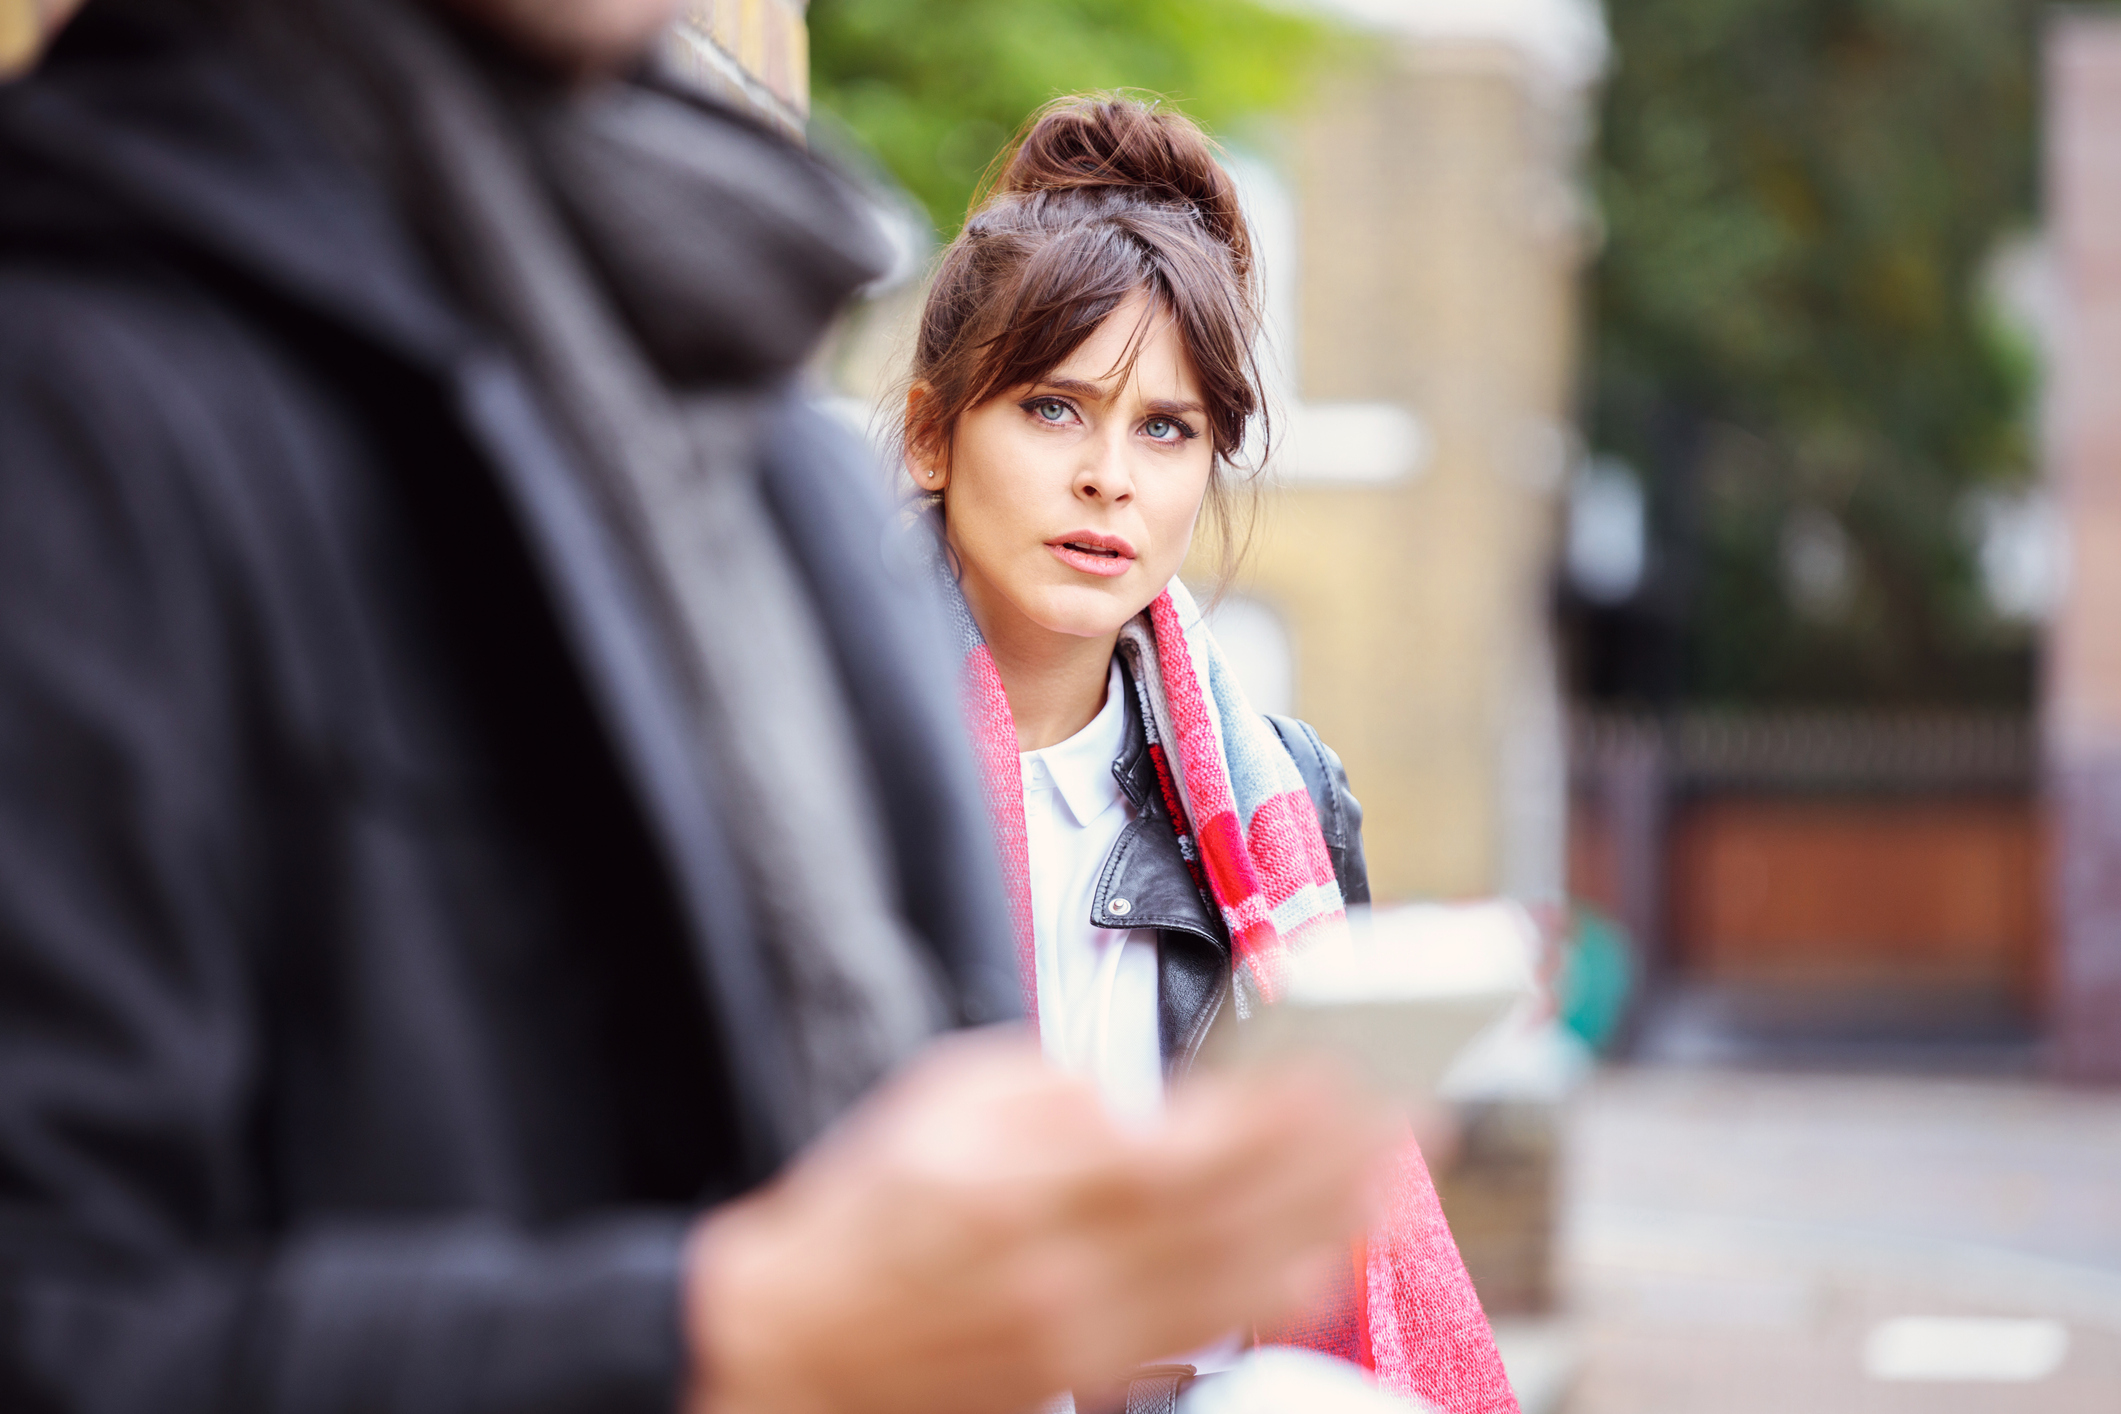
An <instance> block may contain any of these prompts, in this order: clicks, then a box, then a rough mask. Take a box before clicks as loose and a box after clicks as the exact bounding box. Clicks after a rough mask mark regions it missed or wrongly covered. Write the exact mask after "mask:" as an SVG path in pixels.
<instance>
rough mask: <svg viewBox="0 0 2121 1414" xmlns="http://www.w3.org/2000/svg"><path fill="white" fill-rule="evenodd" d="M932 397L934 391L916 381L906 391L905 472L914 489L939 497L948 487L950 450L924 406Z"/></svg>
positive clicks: (923, 383)
mask: <svg viewBox="0 0 2121 1414" xmlns="http://www.w3.org/2000/svg"><path fill="white" fill-rule="evenodd" d="M934 397H935V390H934V389H933V388H931V387H929V386H928V385H927V384H926V383H925V382H920V381H916V382H915V383H914V384H913V386H912V387H910V388H908V389H907V390H906V469H907V471H909V472H911V473H912V475H913V484H914V485H915V486H918V487H919V488H920V489H921V490H923V491H926V492H930V493H932V494H940V493H941V491H942V489H943V488H944V487H945V486H947V485H949V484H950V449H949V443H948V440H947V439H945V438H943V437H941V436H938V435H937V432H936V428H935V425H934V423H933V421H932V419H930V418H929V416H928V414H927V409H926V407H925V406H924V405H925V404H928V403H929V402H930V401H931V400H932V399H933V398H934Z"/></svg>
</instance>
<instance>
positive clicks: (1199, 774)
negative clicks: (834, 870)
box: [942, 573, 1517, 1414]
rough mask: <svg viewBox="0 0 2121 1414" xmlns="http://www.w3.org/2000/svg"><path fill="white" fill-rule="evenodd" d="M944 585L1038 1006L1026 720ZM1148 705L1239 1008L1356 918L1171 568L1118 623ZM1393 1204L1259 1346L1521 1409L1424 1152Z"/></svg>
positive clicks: (1409, 1164) (1434, 1400) (1276, 989)
mask: <svg viewBox="0 0 2121 1414" xmlns="http://www.w3.org/2000/svg"><path fill="white" fill-rule="evenodd" d="M942 577H943V581H944V586H945V592H946V595H947V597H948V601H949V603H950V605H951V608H952V611H953V612H952V617H953V619H954V621H955V627H956V630H957V634H958V638H959V647H960V650H961V651H962V653H963V655H964V657H963V662H964V690H965V696H966V710H967V715H968V716H969V718H970V720H971V725H972V733H973V742H974V747H975V751H976V754H977V755H978V758H979V765H980V773H981V776H982V779H983V781H984V784H985V786H986V791H987V803H988V806H989V808H990V809H991V810H992V811H993V813H994V823H995V830H996V833H997V835H998V837H999V843H1000V847H1001V854H1002V861H1003V873H1004V876H1005V878H1006V881H1007V884H1008V890H1009V902H1010V907H1011V910H1012V912H1013V914H1014V916H1015V919H1016V935H1017V938H1016V941H1017V950H1018V958H1019V960H1020V962H1021V965H1022V968H1023V978H1024V995H1025V998H1026V1002H1027V1008H1026V1009H1027V1010H1028V1011H1029V1013H1030V1014H1031V1015H1032V1016H1036V1015H1037V1014H1038V1004H1037V996H1036V991H1037V983H1036V978H1037V966H1036V958H1035V943H1034V941H1033V934H1032V925H1031V867H1030V866H1031V849H1030V843H1029V839H1028V836H1027V835H1026V832H1025V827H1024V797H1023V774H1022V770H1021V768H1020V766H1019V763H1018V757H1017V749H1016V723H1015V721H1014V719H1013V718H1012V717H1011V716H1010V712H1009V699H1008V696H1007V694H1006V693H1004V692H1003V690H1002V680H1001V674H1000V673H999V672H998V671H997V670H996V668H995V665H994V657H993V655H992V654H991V653H990V652H988V650H987V645H986V642H985V640H984V639H982V638H981V636H980V632H979V626H978V625H977V624H976V623H974V622H973V618H972V613H971V610H970V609H969V608H968V607H967V606H966V604H965V602H964V598H963V596H962V595H961V594H960V593H959V592H958V590H957V586H956V584H955V582H954V581H953V580H952V578H951V576H949V575H948V574H947V573H945V574H944V575H943V576H942ZM1119 651H1120V653H1121V654H1122V656H1123V657H1125V659H1126V660H1127V666H1128V667H1129V669H1130V670H1132V673H1133V676H1134V682H1135V686H1136V688H1137V690H1138V694H1139V696H1140V698H1141V702H1142V718H1143V721H1142V726H1143V729H1144V731H1145V732H1146V733H1147V735H1148V741H1149V750H1150V752H1151V753H1152V756H1153V759H1154V761H1155V764H1156V769H1157V776H1158V779H1159V781H1160V782H1161V784H1162V788H1163V791H1164V794H1165V803H1166V805H1167V806H1168V807H1169V808H1170V812H1171V818H1172V819H1173V821H1174V822H1177V823H1178V824H1179V826H1180V827H1179V829H1178V832H1177V833H1178V841H1179V848H1180V851H1181V852H1182V853H1183V854H1184V855H1185V856H1186V859H1187V862H1188V863H1189V864H1190V865H1191V866H1192V867H1193V869H1194V876H1195V878H1196V879H1197V880H1198V881H1199V882H1200V883H1201V885H1202V887H1203V889H1204V890H1205V891H1206V892H1207V894H1208V895H1209V896H1210V897H1211V898H1212V899H1213V900H1214V903H1215V905H1216V907H1217V908H1218V909H1219V910H1220V911H1221V913H1222V917H1223V922H1224V924H1225V925H1226V926H1227V927H1228V929H1229V932H1230V943H1231V953H1232V958H1233V965H1234V967H1235V969H1236V974H1237V975H1236V979H1235V980H1236V984H1237V985H1236V988H1235V993H1236V997H1237V1001H1238V1004H1239V1007H1240V1015H1242V1014H1243V1012H1244V1011H1245V1010H1246V1009H1248V1008H1249V1006H1250V1000H1249V999H1250V998H1251V997H1259V998H1264V999H1266V1000H1269V1001H1271V1000H1273V999H1274V998H1275V997H1276V996H1278V995H1279V994H1280V989H1281V980H1282V973H1283V968H1284V966H1285V964H1286V962H1287V960H1288V958H1289V957H1290V956H1291V955H1293V954H1294V953H1295V952H1297V951H1299V950H1301V949H1304V948H1306V947H1309V946H1312V945H1315V944H1316V943H1318V942H1320V941H1323V940H1326V939H1328V938H1331V937H1334V936H1337V935H1340V934H1343V933H1344V932H1345V930H1346V928H1347V914H1346V911H1345V908H1344V906H1343V901H1342V898H1341V893H1340V886H1339V884H1338V883H1337V882H1336V880H1335V879H1334V875H1333V864H1332V859H1331V856H1329V855H1328V854H1327V853H1326V844H1325V837H1324V835H1323V833H1322V832H1321V831H1320V829H1319V825H1318V816H1317V813H1316V811H1315V810H1314V808H1313V807H1312V804H1311V797H1310V793H1309V792H1308V791H1307V790H1305V788H1304V783H1303V777H1302V776H1301V775H1300V774H1299V773H1298V772H1297V769H1296V762H1295V761H1294V760H1293V759H1292V758H1291V757H1290V755H1289V753H1288V750H1287V748H1285V747H1284V746H1283V745H1282V744H1281V739H1280V737H1279V736H1277V735H1276V734H1275V732H1274V729H1273V727H1272V726H1271V725H1270V724H1269V723H1268V722H1267V720H1266V719H1265V718H1264V717H1262V716H1261V715H1260V714H1259V713H1257V712H1255V711H1253V710H1252V708H1251V706H1250V705H1249V704H1248V703H1247V702H1246V701H1245V696H1244V692H1243V691H1242V689H1240V688H1239V686H1238V684H1237V679H1236V676H1235V675H1234V674H1233V673H1232V672H1231V671H1230V667H1229V665H1228V664H1227V663H1226V662H1225V661H1224V660H1223V656H1222V652H1221V650H1220V649H1219V648H1218V647H1217V646H1216V644H1215V640H1214V638H1213V636H1212V635H1210V634H1209V632H1208V629H1207V625H1206V623H1205V622H1204V620H1203V618H1202V615H1201V612H1200V609H1199V607H1198V606H1197V605H1196V604H1195V603H1194V602H1193V596H1192V595H1191V594H1189V593H1188V592H1187V591H1186V588H1185V586H1184V585H1182V584H1180V583H1179V582H1178V581H1177V580H1173V581H1172V582H1171V585H1170V587H1169V588H1168V589H1166V590H1165V591H1164V593H1163V594H1161V595H1159V596H1158V597H1157V599H1156V602H1155V603H1153V604H1151V605H1150V606H1149V607H1148V609H1147V610H1146V611H1144V612H1143V614H1142V615H1141V616H1140V617H1138V618H1136V619H1135V620H1134V621H1133V622H1131V623H1129V624H1128V625H1127V627H1126V628H1125V629H1124V630H1122V632H1121V635H1120V647H1119ZM1391 1198H1392V1202H1391V1216H1390V1218H1389V1220H1388V1221H1387V1223H1386V1225H1385V1226H1384V1227H1383V1228H1381V1229H1379V1230H1378V1231H1376V1232H1373V1233H1371V1234H1370V1235H1369V1236H1368V1238H1367V1239H1366V1240H1364V1241H1362V1242H1359V1243H1357V1244H1356V1245H1355V1248H1354V1250H1353V1251H1352V1252H1351V1253H1350V1261H1349V1263H1348V1266H1347V1268H1346V1271H1345V1273H1344V1274H1343V1277H1342V1280H1341V1281H1340V1282H1338V1283H1337V1285H1336V1290H1335V1291H1333V1292H1332V1293H1331V1294H1330V1295H1329V1296H1328V1297H1327V1298H1325V1299H1324V1300H1322V1301H1321V1302H1320V1303H1319V1304H1318V1305H1317V1306H1315V1307H1314V1308H1313V1309H1312V1310H1311V1311H1309V1312H1306V1313H1305V1315H1304V1316H1303V1317H1302V1318H1301V1319H1299V1320H1297V1321H1294V1322H1291V1323H1290V1324H1288V1325H1287V1326H1284V1327H1283V1328H1281V1329H1278V1330H1273V1331H1261V1332H1259V1336H1260V1339H1261V1341H1262V1343H1275V1344H1286V1345H1299V1346H1304V1347H1307V1348H1309V1349H1313V1350H1321V1351H1324V1352H1326V1353H1328V1354H1332V1355H1337V1356H1340V1357H1342V1358H1344V1359H1348V1360H1352V1361H1354V1362H1355V1363H1357V1364H1359V1365H1362V1366H1364V1367H1366V1368H1368V1369H1372V1370H1375V1371H1376V1372H1377V1378H1378V1382H1379V1383H1380V1384H1382V1385H1383V1386H1384V1387H1385V1388H1386V1389H1389V1390H1392V1391H1393V1392H1395V1393H1400V1394H1409V1395H1415V1396H1417V1397H1419V1398H1421V1399H1424V1400H1427V1401H1428V1402H1429V1403H1431V1404H1433V1405H1435V1406H1436V1407H1437V1408H1438V1409H1440V1410H1442V1411H1444V1414H1516V1411H1517V1400H1516V1397H1515V1396H1514V1395H1513V1394H1511V1392H1510V1386H1509V1382H1508V1380H1507V1379H1506V1378H1505V1377H1504V1375H1503V1369H1502V1360H1501V1357H1500V1356H1499V1355H1497V1354H1496V1351H1495V1339H1494V1336H1493V1335H1492V1334H1491V1333H1490V1331H1489V1329H1488V1322H1487V1317H1486V1316H1485V1315H1483V1314H1482V1312H1481V1309H1480V1298H1479V1297H1478V1296H1476V1295H1475V1294H1474V1291H1473V1283H1472V1282H1471V1280H1470V1279H1468V1277H1467V1276H1466V1269H1465V1263H1464V1261H1462V1260H1461V1259H1460V1257H1459V1255H1458V1245H1457V1243H1456V1242H1455V1241H1453V1239H1452V1237H1451V1230H1450V1228H1449V1226H1447V1225H1446V1223H1445V1222H1444V1216H1443V1209H1442V1208H1441V1206H1440V1205H1439V1204H1438V1202H1437V1199H1436V1187H1435V1184H1434V1183H1433V1182H1432V1181H1431V1180H1430V1177H1429V1171H1428V1167H1427V1165H1426V1164H1425V1163H1424V1162H1423V1161H1422V1157H1421V1151H1420V1150H1419V1149H1418V1148H1417V1147H1415V1146H1414V1145H1413V1144H1411V1143H1409V1144H1408V1145H1407V1147H1406V1149H1405V1151H1404V1153H1403V1154H1402V1155H1401V1156H1400V1159H1399V1162H1398V1164H1397V1166H1396V1169H1395V1172H1394V1175H1393V1191H1392V1194H1391Z"/></svg>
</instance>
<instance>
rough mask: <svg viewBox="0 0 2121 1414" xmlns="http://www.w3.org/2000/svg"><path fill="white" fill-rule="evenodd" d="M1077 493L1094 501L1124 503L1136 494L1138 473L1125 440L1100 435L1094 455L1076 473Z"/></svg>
mask: <svg viewBox="0 0 2121 1414" xmlns="http://www.w3.org/2000/svg"><path fill="white" fill-rule="evenodd" d="M1075 489H1076V494H1078V495H1080V496H1084V497H1086V498H1088V499H1090V500H1093V501H1108V502H1112V503H1115V504H1117V503H1120V502H1124V501H1127V500H1129V499H1130V498H1132V496H1133V495H1134V476H1133V472H1132V470H1131V469H1130V468H1129V467H1128V465H1127V449H1126V444H1125V443H1124V442H1123V441H1119V440H1117V439H1112V438H1099V439H1098V441H1097V443H1096V444H1095V448H1094V450H1093V452H1092V455H1091V459H1090V460H1089V461H1088V462H1086V463H1084V465H1083V467H1082V469H1081V470H1080V471H1079V472H1077V473H1076V478H1075Z"/></svg>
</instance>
